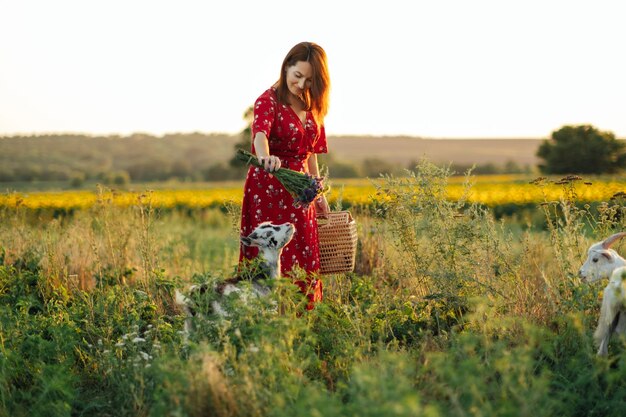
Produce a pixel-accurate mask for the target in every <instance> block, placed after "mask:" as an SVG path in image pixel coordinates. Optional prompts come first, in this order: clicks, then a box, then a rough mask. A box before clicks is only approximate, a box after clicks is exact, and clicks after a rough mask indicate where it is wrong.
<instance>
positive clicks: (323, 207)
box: [307, 154, 330, 217]
mask: <svg viewBox="0 0 626 417" xmlns="http://www.w3.org/2000/svg"><path fill="white" fill-rule="evenodd" d="M307 164H308V167H309V174H311V175H312V176H314V177H319V176H320V169H319V165H318V164H317V154H312V155H311V156H310V157H309V160H308V161H307ZM315 208H316V210H317V212H318V213H319V215H320V216H321V217H328V212H329V211H330V207H329V206H328V201H327V200H326V196H325V195H324V194H321V195H320V196H319V197H317V199H316V200H315Z"/></svg>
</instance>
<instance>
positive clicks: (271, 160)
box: [258, 155, 282, 172]
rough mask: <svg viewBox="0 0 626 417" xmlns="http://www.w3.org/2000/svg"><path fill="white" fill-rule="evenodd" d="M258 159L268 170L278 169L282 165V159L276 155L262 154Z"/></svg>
mask: <svg viewBox="0 0 626 417" xmlns="http://www.w3.org/2000/svg"><path fill="white" fill-rule="evenodd" d="M258 159H259V162H260V163H261V164H262V165H263V168H264V169H265V170H266V171H267V172H274V171H278V168H280V166H281V165H282V164H281V162H280V159H279V158H278V157H277V156H274V155H268V156H261V157H259V158H258Z"/></svg>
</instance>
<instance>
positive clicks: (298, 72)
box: [286, 61, 313, 97]
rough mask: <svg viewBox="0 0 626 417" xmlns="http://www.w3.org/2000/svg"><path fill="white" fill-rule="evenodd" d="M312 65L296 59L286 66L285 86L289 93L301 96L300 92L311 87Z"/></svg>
mask: <svg viewBox="0 0 626 417" xmlns="http://www.w3.org/2000/svg"><path fill="white" fill-rule="evenodd" d="M312 77H313V67H311V64H310V63H308V62H306V61H298V62H296V63H295V64H294V65H292V66H290V67H287V77H286V78H287V86H288V87H289V91H290V92H291V94H293V95H295V96H298V97H302V94H303V93H304V92H305V91H306V90H308V89H309V88H311V82H312V81H311V78H312Z"/></svg>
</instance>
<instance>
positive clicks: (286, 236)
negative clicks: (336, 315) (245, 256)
mask: <svg viewBox="0 0 626 417" xmlns="http://www.w3.org/2000/svg"><path fill="white" fill-rule="evenodd" d="M294 233H295V227H294V225H293V224H291V223H283V224H279V225H276V224H273V223H270V222H263V223H261V224H259V225H258V226H257V227H256V228H255V229H254V230H253V231H252V233H250V234H249V235H248V236H241V238H240V239H241V243H242V244H243V245H245V246H251V247H257V248H259V255H258V257H259V267H260V268H259V271H258V273H257V274H255V275H254V276H252V277H251V278H250V279H249V281H250V284H251V285H250V286H242V285H240V283H242V282H243V281H248V278H244V277H241V276H237V277H234V278H229V279H227V280H225V281H223V282H220V283H215V284H213V285H210V284H200V285H192V286H191V287H190V288H189V290H188V292H187V295H184V294H182V293H180V292H179V291H178V290H177V291H176V303H177V304H178V305H180V306H182V307H183V309H184V310H185V313H186V314H187V319H186V320H185V332H186V333H189V332H190V331H191V325H192V317H194V316H196V315H198V314H201V313H203V312H202V311H200V310H202V309H201V306H202V305H203V304H208V303H202V302H198V300H199V299H201V298H203V296H205V297H206V299H210V300H211V302H210V310H212V311H208V312H213V313H215V314H217V315H219V316H222V317H228V315H229V314H228V312H227V311H226V309H225V308H224V307H223V301H224V297H227V296H228V295H230V294H233V293H240V296H241V298H242V299H243V300H247V299H248V297H250V296H251V295H253V296H257V297H262V296H266V295H268V294H269V292H270V287H269V286H268V283H267V282H266V280H269V279H276V278H279V277H280V254H281V252H282V250H283V248H284V247H285V246H286V245H287V244H288V243H289V242H290V241H291V238H292V237H293V235H294ZM244 287H245V288H249V289H250V291H243V289H244ZM208 312H207V313H208Z"/></svg>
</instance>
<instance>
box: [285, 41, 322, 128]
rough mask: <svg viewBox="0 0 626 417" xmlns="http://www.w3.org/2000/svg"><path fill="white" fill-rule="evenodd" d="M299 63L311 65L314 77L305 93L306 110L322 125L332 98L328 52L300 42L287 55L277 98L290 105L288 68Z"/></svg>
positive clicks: (316, 46)
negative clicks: (330, 97)
mask: <svg viewBox="0 0 626 417" xmlns="http://www.w3.org/2000/svg"><path fill="white" fill-rule="evenodd" d="M299 61H304V62H308V63H309V64H311V68H312V72H313V76H312V77H311V87H310V88H308V89H307V90H306V91H305V93H304V96H303V98H304V105H305V109H306V110H308V111H311V112H312V113H313V117H314V118H315V121H316V122H317V123H318V124H319V125H322V124H323V123H324V117H326V114H327V113H328V102H329V96H330V76H329V74H328V63H327V60H326V52H325V51H324V49H322V47H321V46H319V45H318V44H316V43H313V42H300V43H299V44H297V45H296V46H294V47H293V48H291V50H290V51H289V52H288V53H287V56H285V59H284V60H283V65H282V66H281V68H280V78H279V79H278V82H277V86H276V96H277V97H278V101H279V102H280V103H282V104H288V103H289V100H288V97H289V87H288V86H287V68H289V67H291V66H294V65H296V63H298V62H299Z"/></svg>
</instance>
